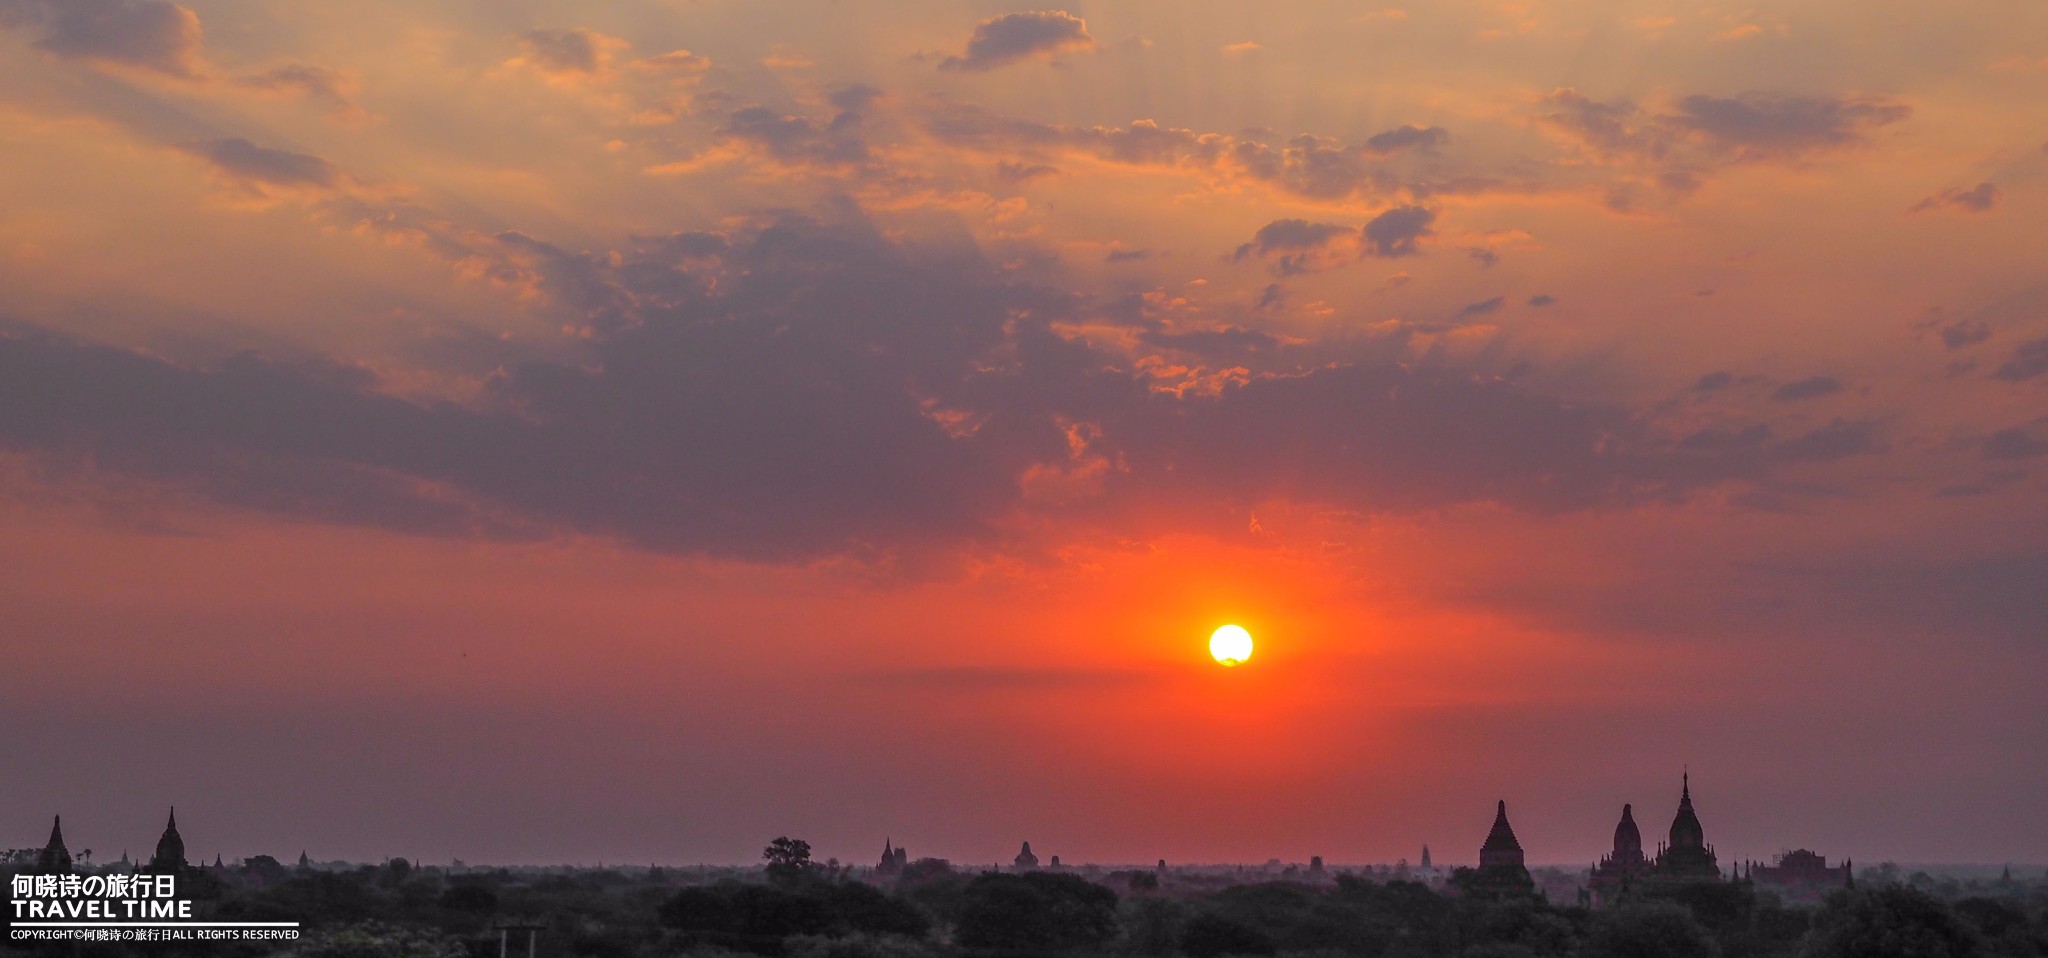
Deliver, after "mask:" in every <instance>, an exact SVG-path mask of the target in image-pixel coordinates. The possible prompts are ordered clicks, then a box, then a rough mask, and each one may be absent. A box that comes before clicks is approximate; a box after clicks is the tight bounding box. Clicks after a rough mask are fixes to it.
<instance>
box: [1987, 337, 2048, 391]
mask: <svg viewBox="0 0 2048 958" xmlns="http://www.w3.org/2000/svg"><path fill="white" fill-rule="evenodd" d="M2042 373H2048V339H2035V340H2029V341H2027V342H2024V343H2021V344H2019V345H2018V346H2015V347H2013V351H2012V358H2011V359H2008V360H2006V361H2005V362H2003V363H2000V364H1999V366H1998V368H1997V369H1996V370H1994V371H1993V372H1992V373H1991V375H1992V377H1993V378H1996V379H2003V380H2005V381H2006V382H2009V383H2017V382H2024V381H2026V380H2029V379H2032V378H2034V377H2036V376H2039V375H2041V374H2042Z"/></svg>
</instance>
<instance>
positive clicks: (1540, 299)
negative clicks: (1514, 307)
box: [1529, 293, 1557, 306]
mask: <svg viewBox="0 0 2048 958" xmlns="http://www.w3.org/2000/svg"><path fill="white" fill-rule="evenodd" d="M1555 302H1557V297H1555V296H1552V295H1550V294H1549V293H1537V294H1536V295H1534V296H1531V297H1529V305H1531V306H1549V305H1551V304H1553V303H1555Z"/></svg>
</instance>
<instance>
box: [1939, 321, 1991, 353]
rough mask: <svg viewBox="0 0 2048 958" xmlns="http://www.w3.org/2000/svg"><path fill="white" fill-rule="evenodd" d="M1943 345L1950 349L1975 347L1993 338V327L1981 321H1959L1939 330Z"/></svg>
mask: <svg viewBox="0 0 2048 958" xmlns="http://www.w3.org/2000/svg"><path fill="white" fill-rule="evenodd" d="M1938 332H1939V334H1940V336H1941V344H1942V345H1943V346H1947V347H1948V348H1950V349H1962V348H1963V347H1965V346H1974V345H1976V344H1978V343H1981V342H1983V341H1985V340H1987V339H1990V338H1991V327H1990V326H1988V325H1986V324H1985V323H1984V321H1983V320H1980V319H1958V320H1956V321H1955V322H1953V323H1949V324H1947V325H1945V326H1941V327H1940V328H1939V330H1938Z"/></svg>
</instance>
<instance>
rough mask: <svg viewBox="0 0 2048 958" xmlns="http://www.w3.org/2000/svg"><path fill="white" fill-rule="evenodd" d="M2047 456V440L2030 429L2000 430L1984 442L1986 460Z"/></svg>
mask: <svg viewBox="0 0 2048 958" xmlns="http://www.w3.org/2000/svg"><path fill="white" fill-rule="evenodd" d="M2044 455H2048V439H2042V438H2039V437H2037V436H2035V435H2034V431H2033V430H2030V429H2022V428H2013V429H2000V430H1999V431H1997V432H1994V433H1992V434H1991V435H1990V436H1989V437H1988V438H1986V439H1985V440H1984V458H1986V459H2031V458H2033V457H2035V456H2044Z"/></svg>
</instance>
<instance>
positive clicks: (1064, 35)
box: [939, 10, 1095, 71]
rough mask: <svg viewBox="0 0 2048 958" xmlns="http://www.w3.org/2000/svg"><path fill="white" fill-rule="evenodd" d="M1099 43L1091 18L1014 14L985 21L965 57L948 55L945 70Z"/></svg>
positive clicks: (999, 63)
mask: <svg viewBox="0 0 2048 958" xmlns="http://www.w3.org/2000/svg"><path fill="white" fill-rule="evenodd" d="M1094 46H1095V38H1094V37H1091V36H1089V35H1088V24H1087V21H1084V20H1082V19H1081V18H1080V17H1077V16H1074V15H1072V14H1070V13H1067V12H1066V11H1063V10H1039V11H1033V12H1030V13H1011V14H1005V15H1003V16H1000V17H993V18H991V19H988V20H983V21H982V22H981V23H979V24H977V25H976V26H975V28H974V35H973V36H972V37H969V38H968V40H967V52H966V54H965V55H963V56H957V57H947V58H946V59H945V60H943V61H941V62H940V63H939V69H942V70H970V71H980V70H993V69H995V68H996V67H1000V66H1004V65H1006V64H1010V63H1015V62H1017V61H1019V60H1026V59H1032V58H1043V57H1051V56H1054V55H1056V54H1059V53H1064V52H1066V51H1069V50H1087V49H1092V48H1093V47H1094Z"/></svg>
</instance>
